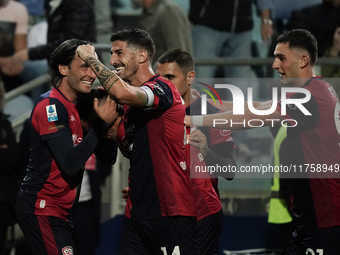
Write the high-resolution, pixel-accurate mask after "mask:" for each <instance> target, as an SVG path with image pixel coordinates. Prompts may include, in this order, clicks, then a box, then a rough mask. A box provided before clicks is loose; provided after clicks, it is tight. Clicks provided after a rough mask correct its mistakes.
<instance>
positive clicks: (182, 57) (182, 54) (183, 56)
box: [157, 49, 194, 75]
mask: <svg viewBox="0 0 340 255" xmlns="http://www.w3.org/2000/svg"><path fill="white" fill-rule="evenodd" d="M157 62H158V63H159V64H166V63H172V62H175V63H177V65H178V66H179V68H180V69H181V71H182V73H183V75H187V73H189V72H190V71H193V70H194V60H193V59H192V57H191V55H190V53H189V52H187V51H185V50H182V49H170V50H168V51H166V52H165V53H163V54H162V55H161V56H160V57H159V58H158V60H157Z"/></svg>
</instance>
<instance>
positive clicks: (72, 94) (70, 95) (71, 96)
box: [58, 82, 80, 102]
mask: <svg viewBox="0 0 340 255" xmlns="http://www.w3.org/2000/svg"><path fill="white" fill-rule="evenodd" d="M58 89H59V90H60V92H61V93H63V95H64V96H65V97H66V98H67V99H68V100H69V101H70V102H74V101H75V100H76V99H77V98H78V96H79V94H80V93H78V92H76V91H75V90H73V89H71V87H70V86H68V85H67V84H66V83H65V82H62V83H61V84H60V86H59V87H58Z"/></svg>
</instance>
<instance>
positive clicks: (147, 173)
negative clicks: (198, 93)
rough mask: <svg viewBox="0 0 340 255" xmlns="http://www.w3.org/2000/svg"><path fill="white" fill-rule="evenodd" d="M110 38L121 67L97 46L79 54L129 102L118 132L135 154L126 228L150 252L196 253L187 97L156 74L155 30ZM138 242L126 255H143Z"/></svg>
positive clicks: (126, 249)
mask: <svg viewBox="0 0 340 255" xmlns="http://www.w3.org/2000/svg"><path fill="white" fill-rule="evenodd" d="M111 41H112V47H111V55H112V56H111V60H110V64H111V65H112V66H113V67H115V69H116V71H115V72H112V71H111V70H110V69H108V68H107V67H105V66H104V65H103V64H102V63H101V62H100V61H98V60H97V58H96V57H95V56H96V53H95V49H94V47H92V46H91V45H81V46H79V47H78V49H77V53H78V55H79V56H80V57H81V58H82V59H83V60H84V61H85V62H86V63H88V64H89V66H90V67H91V68H92V70H93V71H94V72H95V74H96V75H97V78H98V79H99V81H100V82H101V84H102V86H103V88H104V89H105V90H106V91H107V92H108V94H109V95H111V96H112V97H113V98H114V99H115V100H116V101H117V102H118V103H120V104H124V115H123V122H122V124H121V125H123V126H121V127H123V128H122V129H120V128H118V137H121V139H120V143H124V144H125V145H126V148H127V156H128V158H129V159H130V169H129V180H130V182H129V187H130V189H131V191H130V199H131V203H132V207H131V210H130V211H129V213H130V215H131V219H129V218H127V217H125V220H124V224H123V231H129V230H128V228H131V229H133V230H134V233H136V234H137V237H138V238H139V240H138V243H139V244H140V245H141V246H142V247H145V249H146V251H147V252H148V253H149V254H176V253H177V254H182V255H186V254H188V255H192V254H195V253H196V249H197V247H196V241H195V222H196V218H195V216H196V207H195V200H194V197H193V195H192V191H191V188H190V176H189V170H188V169H187V167H186V127H185V123H184V117H185V106H184V104H183V103H182V99H181V95H180V94H179V92H178V91H177V89H176V87H175V86H174V85H173V84H172V83H171V82H169V81H166V80H164V79H162V78H161V77H160V76H159V75H155V74H154V73H153V71H152V68H151V63H152V58H153V55H154V52H155V47H154V43H153V41H152V38H151V37H150V35H149V34H148V33H146V32H145V31H144V30H141V29H128V30H122V31H118V32H117V33H115V34H113V35H112V36H111ZM123 242H124V232H123ZM135 246H136V244H135V243H133V240H126V239H125V244H124V245H122V248H123V249H122V250H121V251H120V253H119V254H120V255H124V254H129V255H130V254H141V253H140V252H139V251H136V250H135Z"/></svg>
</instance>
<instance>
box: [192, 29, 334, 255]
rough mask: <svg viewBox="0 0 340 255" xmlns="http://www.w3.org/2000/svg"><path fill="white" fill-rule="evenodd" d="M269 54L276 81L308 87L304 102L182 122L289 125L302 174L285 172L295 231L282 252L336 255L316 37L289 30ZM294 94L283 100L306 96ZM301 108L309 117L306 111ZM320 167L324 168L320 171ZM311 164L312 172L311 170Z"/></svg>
mask: <svg viewBox="0 0 340 255" xmlns="http://www.w3.org/2000/svg"><path fill="white" fill-rule="evenodd" d="M274 56H275V60H274V62H273V69H276V70H277V71H278V73H279V74H280V76H281V83H282V84H283V85H285V86H290V87H294V88H303V89H305V90H307V91H309V92H310V95H311V97H310V99H309V100H305V101H306V102H305V103H303V104H300V105H299V104H295V105H294V104H290V103H288V104H283V100H286V99H281V100H279V104H278V106H277V108H276V109H275V110H274V112H273V113H271V114H269V115H262V116H260V115H255V114H253V113H252V112H251V111H250V110H249V109H245V114H244V115H233V113H232V112H231V111H229V112H225V113H221V114H215V115H206V116H193V117H191V118H190V117H188V118H187V121H188V122H190V120H191V123H190V124H191V125H193V126H211V127H212V126H215V127H217V128H228V129H239V128H244V126H241V125H231V123H232V122H231V119H232V120H233V121H234V122H238V123H240V122H241V121H242V122H243V120H245V123H247V122H248V121H249V120H251V119H260V120H262V121H263V123H264V125H272V121H268V119H276V120H279V121H276V122H275V124H280V123H281V121H283V120H286V121H285V122H286V123H288V124H289V125H288V126H287V137H286V142H290V143H291V144H292V145H291V149H290V151H289V152H288V153H290V158H291V163H292V165H293V166H295V167H297V168H299V170H301V171H302V172H303V173H305V174H306V177H307V178H294V175H293V174H291V175H290V177H291V178H292V179H291V181H290V186H291V191H292V196H293V201H292V216H293V222H294V225H295V231H294V232H293V234H292V236H291V240H290V243H289V245H288V248H287V252H286V254H324V255H328V254H340V243H339V238H340V226H339V225H340V192H339V190H340V179H339V178H337V173H336V172H338V171H339V163H340V160H339V155H340V147H339V144H340V128H339V127H340V119H339V109H340V105H339V101H338V97H337V95H336V93H335V91H334V89H333V87H332V86H331V85H330V84H329V83H327V82H325V81H324V80H323V79H322V78H320V77H316V76H315V72H314V64H315V62H316V60H317V41H316V39H315V37H314V36H313V35H312V34H311V33H310V32H308V31H307V30H304V29H294V30H290V31H288V32H286V33H284V34H282V35H280V36H279V37H278V40H277V45H276V48H275V51H274ZM299 92H300V93H298V92H293V93H289V94H287V98H289V99H295V102H299V101H298V100H301V99H304V98H305V97H306V95H307V94H308V93H306V92H305V91H304V90H301V89H300V91H299ZM301 92H304V93H301ZM271 104H272V102H271V101H269V102H264V103H255V105H256V106H260V107H261V106H264V108H263V109H265V108H267V109H268V105H269V106H271ZM285 105H286V107H285V109H283V106H285ZM229 110H230V108H229ZM282 110H286V114H283V113H281V111H282ZM305 110H307V111H308V112H309V113H310V114H311V115H308V114H306V111H305ZM214 119H226V120H228V123H226V124H217V125H214V123H213V122H214ZM224 123H225V122H224ZM246 128H250V127H249V126H246ZM321 167H324V168H322V171H320V169H321ZM313 168H314V169H315V168H318V170H317V171H316V170H315V171H314V170H313ZM325 169H326V171H325ZM300 177H301V176H300Z"/></svg>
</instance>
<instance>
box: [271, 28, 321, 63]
mask: <svg viewBox="0 0 340 255" xmlns="http://www.w3.org/2000/svg"><path fill="white" fill-rule="evenodd" d="M277 43H283V44H288V46H289V48H296V49H304V50H306V51H307V52H308V53H309V55H310V58H311V64H312V65H314V64H315V63H316V61H317V59H318V42H317V40H316V38H315V36H314V35H313V34H312V33H311V32H309V31H308V30H306V29H293V30H289V31H287V32H285V33H283V34H282V35H280V36H279V37H278V38H277Z"/></svg>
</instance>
